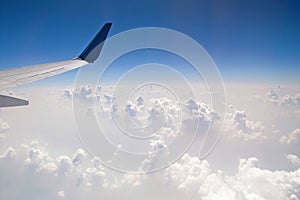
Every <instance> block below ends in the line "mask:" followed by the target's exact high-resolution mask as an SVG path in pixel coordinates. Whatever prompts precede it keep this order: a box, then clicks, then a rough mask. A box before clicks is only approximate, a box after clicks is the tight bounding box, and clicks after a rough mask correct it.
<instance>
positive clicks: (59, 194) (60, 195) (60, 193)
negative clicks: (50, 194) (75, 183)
mask: <svg viewBox="0 0 300 200" xmlns="http://www.w3.org/2000/svg"><path fill="white" fill-rule="evenodd" d="M57 195H58V197H59V198H60V199H64V198H65V197H66V196H65V192H64V191H63V190H61V191H59V192H58V193H57Z"/></svg>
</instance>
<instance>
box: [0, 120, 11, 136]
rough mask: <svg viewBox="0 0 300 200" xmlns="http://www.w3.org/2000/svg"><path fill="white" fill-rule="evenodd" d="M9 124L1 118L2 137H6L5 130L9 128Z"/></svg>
mask: <svg viewBox="0 0 300 200" xmlns="http://www.w3.org/2000/svg"><path fill="white" fill-rule="evenodd" d="M9 128H10V127H9V124H8V123H7V122H5V121H3V120H2V119H0V138H3V137H5V132H6V131H7V130H8V129H9Z"/></svg>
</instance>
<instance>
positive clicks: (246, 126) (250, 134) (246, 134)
mask: <svg viewBox="0 0 300 200" xmlns="http://www.w3.org/2000/svg"><path fill="white" fill-rule="evenodd" d="M224 130H225V131H226V132H227V134H228V136H229V137H233V138H240V139H242V140H243V141H245V142H246V141H249V140H255V139H264V138H265V136H264V135H263V130H264V127H263V125H262V123H261V122H255V121H251V120H249V119H248V116H247V114H246V112H245V111H243V110H236V109H235V108H234V107H233V106H230V109H229V111H228V113H227V114H226V119H225V124H224Z"/></svg>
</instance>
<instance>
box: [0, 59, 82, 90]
mask: <svg viewBox="0 0 300 200" xmlns="http://www.w3.org/2000/svg"><path fill="white" fill-rule="evenodd" d="M86 64H88V62H87V61H85V60H80V59H74V60H66V61H61V62H53V63H48V64H41V65H33V66H26V67H21V68H13V69H8V70H2V71H0V89H4V88H9V87H14V86H17V85H22V84H25V83H30V82H33V81H37V80H41V79H44V78H48V77H50V76H54V75H57V74H61V73H63V72H66V71H70V70H72V69H76V68H78V67H81V66H83V65H86Z"/></svg>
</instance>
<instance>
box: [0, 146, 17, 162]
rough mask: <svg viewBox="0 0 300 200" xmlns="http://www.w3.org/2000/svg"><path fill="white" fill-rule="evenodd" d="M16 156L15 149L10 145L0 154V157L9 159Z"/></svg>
mask: <svg viewBox="0 0 300 200" xmlns="http://www.w3.org/2000/svg"><path fill="white" fill-rule="evenodd" d="M15 156H16V150H15V149H14V148H12V147H8V148H7V149H6V151H5V152H4V153H3V154H1V155H0V159H4V160H10V159H12V158H14V157H15Z"/></svg>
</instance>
